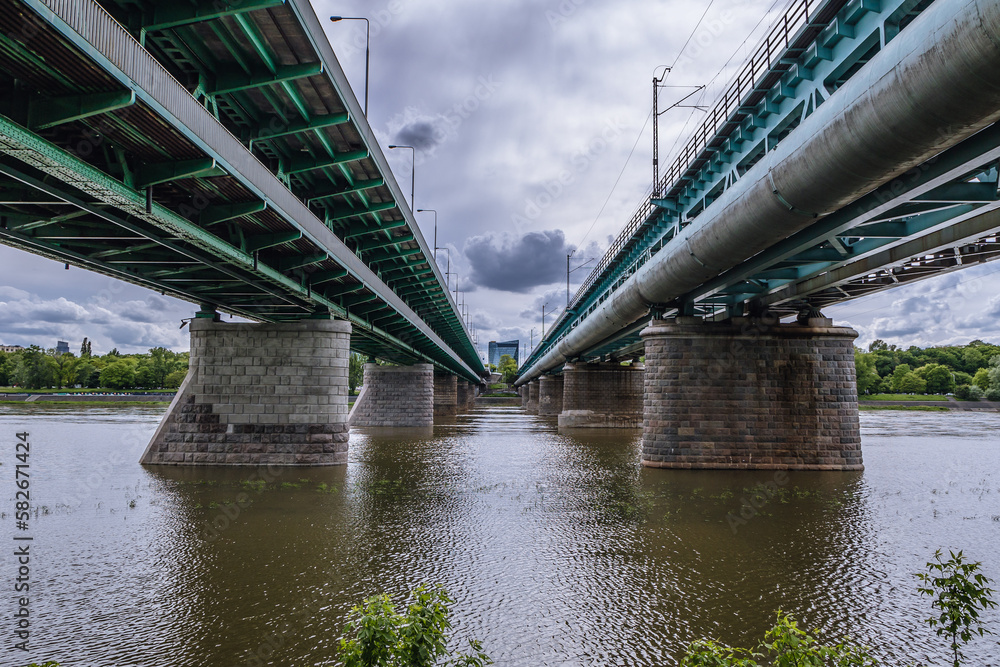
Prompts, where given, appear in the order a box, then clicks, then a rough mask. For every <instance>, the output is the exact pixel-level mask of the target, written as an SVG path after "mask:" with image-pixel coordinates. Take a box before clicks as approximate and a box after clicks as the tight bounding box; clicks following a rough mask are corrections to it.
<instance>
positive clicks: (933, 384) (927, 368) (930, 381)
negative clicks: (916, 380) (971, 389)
mask: <svg viewBox="0 0 1000 667" xmlns="http://www.w3.org/2000/svg"><path fill="white" fill-rule="evenodd" d="M913 372H914V373H915V374H916V375H918V376H919V377H920V378H922V379H923V380H924V382H925V383H926V391H927V393H929V394H949V393H951V392H953V391H955V378H953V377H952V375H951V371H950V370H948V368H947V367H945V366H942V365H941V364H926V365H924V366H921V367H920V368H918V369H917V370H915V371H913Z"/></svg>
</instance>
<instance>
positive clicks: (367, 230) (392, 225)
mask: <svg viewBox="0 0 1000 667" xmlns="http://www.w3.org/2000/svg"><path fill="white" fill-rule="evenodd" d="M406 224H407V223H406V220H392V221H390V222H385V223H382V224H381V225H373V226H371V227H363V228H362V227H360V226H358V227H355V226H353V225H352V226H351V227H350V230H349V231H348V233H347V234H344V235H343V236H342V237H341V239H342V240H344V241H346V240H347V239H354V238H357V237H359V236H367V235H369V234H375V233H378V232H387V231H389V230H390V229H397V228H399V227H406ZM354 230H357V231H354Z"/></svg>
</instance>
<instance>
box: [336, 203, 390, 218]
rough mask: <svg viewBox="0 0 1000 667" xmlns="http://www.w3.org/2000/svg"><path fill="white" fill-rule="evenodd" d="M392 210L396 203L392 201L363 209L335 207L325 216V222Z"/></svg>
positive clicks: (370, 205)
mask: <svg viewBox="0 0 1000 667" xmlns="http://www.w3.org/2000/svg"><path fill="white" fill-rule="evenodd" d="M394 208H396V202H394V201H384V202H377V203H375V204H369V205H368V206H366V207H365V208H346V207H340V206H337V207H335V208H334V209H333V210H332V211H330V213H328V214H327V216H326V221H327V223H329V222H332V221H334V220H344V219H346V218H353V217H355V216H358V215H367V214H369V213H378V212H379V211H388V210H390V209H394Z"/></svg>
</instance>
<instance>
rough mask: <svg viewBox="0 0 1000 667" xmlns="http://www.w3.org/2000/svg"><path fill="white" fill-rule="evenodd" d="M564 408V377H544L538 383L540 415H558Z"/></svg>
mask: <svg viewBox="0 0 1000 667" xmlns="http://www.w3.org/2000/svg"><path fill="white" fill-rule="evenodd" d="M562 406H563V376H562V375H543V376H542V377H540V378H539V383H538V414H540V415H558V414H559V413H560V412H562Z"/></svg>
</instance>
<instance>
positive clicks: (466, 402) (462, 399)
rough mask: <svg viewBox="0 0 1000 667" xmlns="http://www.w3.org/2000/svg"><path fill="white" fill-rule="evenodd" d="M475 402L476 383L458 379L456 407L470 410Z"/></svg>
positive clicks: (461, 409)
mask: <svg viewBox="0 0 1000 667" xmlns="http://www.w3.org/2000/svg"><path fill="white" fill-rule="evenodd" d="M475 403H476V385H474V384H473V383H471V382H469V381H468V380H459V381H458V409H459V410H460V411H463V412H464V411H466V410H471V409H472V407H473V406H474V405H475Z"/></svg>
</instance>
